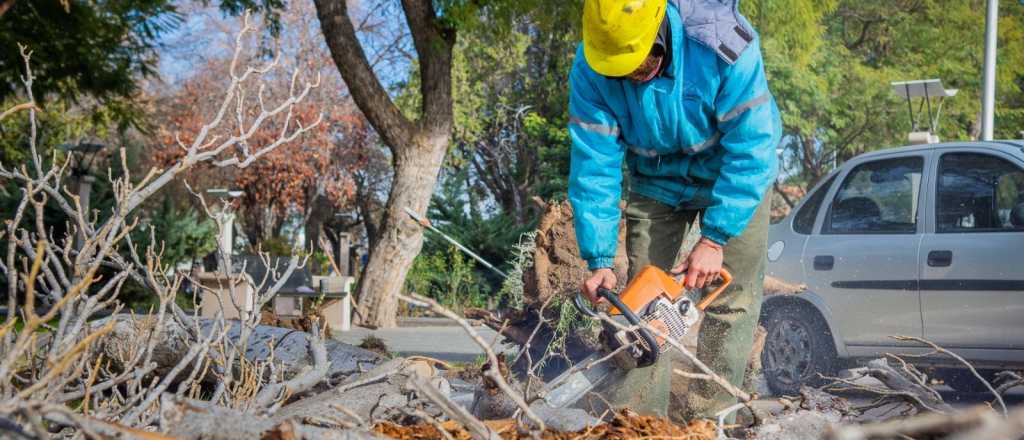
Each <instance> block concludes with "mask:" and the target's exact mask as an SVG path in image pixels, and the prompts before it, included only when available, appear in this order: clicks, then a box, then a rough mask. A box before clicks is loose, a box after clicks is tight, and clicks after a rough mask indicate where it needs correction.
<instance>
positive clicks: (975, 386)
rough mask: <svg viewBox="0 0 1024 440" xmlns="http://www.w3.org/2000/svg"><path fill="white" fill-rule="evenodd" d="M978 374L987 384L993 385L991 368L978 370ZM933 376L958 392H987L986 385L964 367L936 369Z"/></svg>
mask: <svg viewBox="0 0 1024 440" xmlns="http://www.w3.org/2000/svg"><path fill="white" fill-rule="evenodd" d="M978 374H980V375H981V377H983V378H985V380H987V381H988V383H989V384H992V386H993V387H994V386H995V380H996V371H992V370H978ZM935 376H936V377H938V378H939V379H942V381H943V382H944V383H945V384H946V385H947V386H949V387H950V388H952V389H953V390H954V391H956V392H959V393H974V394H977V393H989V392H991V391H989V389H988V387H986V386H985V384H983V383H981V381H980V380H978V378H977V377H975V376H974V374H973V373H971V371H970V370H968V369H966V368H949V369H942V370H938V371H936V373H935Z"/></svg>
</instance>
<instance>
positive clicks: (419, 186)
mask: <svg viewBox="0 0 1024 440" xmlns="http://www.w3.org/2000/svg"><path fill="white" fill-rule="evenodd" d="M432 143H433V144H435V145H437V144H440V146H439V147H438V146H430V145H429V144H428V145H426V146H423V147H421V148H422V149H416V150H412V149H410V150H409V151H403V154H401V155H399V156H398V157H396V158H395V179H394V181H393V182H392V184H391V194H390V196H389V198H388V203H387V207H386V208H385V209H386V211H385V213H384V218H383V221H382V222H381V227H380V230H379V231H378V236H377V242H376V243H375V245H374V247H373V249H372V250H371V251H370V259H369V261H368V262H367V264H366V269H365V271H364V272H363V278H362V282H361V283H360V286H359V287H360V288H359V305H358V308H359V314H360V317H361V319H360V322H361V323H363V324H371V325H374V326H377V327H385V328H386V327H394V326H395V325H396V324H397V322H396V313H397V311H398V299H397V298H396V297H395V294H397V293H399V292H401V290H402V287H403V285H404V284H405V276H406V275H407V274H408V272H409V268H410V267H411V266H412V262H413V259H415V258H416V254H418V253H419V251H420V249H421V248H422V246H423V230H422V229H421V227H420V225H419V224H417V223H416V222H414V221H412V219H410V218H409V215H408V214H406V213H405V211H404V208H406V207H408V208H410V209H412V210H413V211H416V212H419V213H424V212H426V211H427V205H428V204H429V203H430V195H431V194H432V193H433V191H434V185H435V184H436V183H437V173H438V171H439V170H440V169H441V162H442V161H443V160H444V154H445V151H446V147H447V138H444V139H435V140H434V141H433V142H432Z"/></svg>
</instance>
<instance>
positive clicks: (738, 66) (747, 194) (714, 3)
mask: <svg viewBox="0 0 1024 440" xmlns="http://www.w3.org/2000/svg"><path fill="white" fill-rule="evenodd" d="M677 3H678V6H677ZM680 9H681V10H683V11H687V12H684V13H683V14H680V13H679V10H680ZM665 16H666V17H667V19H668V20H670V25H671V27H670V29H671V36H670V37H671V42H672V43H671V48H670V50H671V51H672V53H673V56H672V60H671V64H670V65H669V66H668V67H667V68H666V70H665V72H663V74H662V75H660V76H658V77H656V78H655V79H653V80H651V81H649V82H646V83H642V84H636V83H634V82H632V81H630V80H627V79H614V78H607V77H604V76H602V75H600V74H598V73H596V72H594V71H593V70H591V69H590V67H589V66H588V65H587V62H586V60H585V58H584V56H583V49H582V45H581V46H580V48H579V49H578V50H577V52H576V60H575V63H574V64H573V67H572V72H571V73H570V78H569V88H570V97H569V134H570V136H571V138H572V158H571V171H570V174H569V200H570V202H571V203H572V205H573V211H574V213H575V215H574V216H575V226H576V239H577V242H578V244H579V247H580V252H581V255H582V257H583V258H584V259H585V260H586V261H587V263H588V265H589V266H590V268H591V269H595V268H600V267H611V265H612V260H613V259H614V257H615V250H616V244H617V243H616V241H617V237H618V229H619V216H620V211H619V201H620V200H621V198H622V181H623V173H622V168H623V167H622V163H623V160H625V161H626V164H627V167H628V169H629V171H630V190H631V191H633V192H635V193H637V194H640V195H643V196H646V197H650V198H652V199H655V200H658V201H661V202H663V203H666V204H669V205H672V206H679V207H681V208H686V209H703V208H706V209H705V211H704V215H703V216H702V220H701V231H702V234H703V235H704V236H705V237H707V238H709V239H711V240H713V241H715V242H718V243H721V244H725V243H726V242H727V241H728V240H729V239H730V238H731V237H734V236H736V235H739V234H740V233H741V232H742V231H743V230H744V229H745V228H746V225H747V222H749V220H750V218H751V216H753V214H754V211H755V209H756V208H757V206H758V205H759V204H760V202H761V199H762V197H764V195H765V193H766V191H767V189H768V186H769V185H770V184H771V182H772V181H773V180H774V179H775V175H776V172H777V170H776V169H777V164H776V162H777V159H776V154H775V147H776V145H778V143H779V140H780V137H781V132H782V128H781V126H782V124H781V120H780V118H779V111H778V108H777V107H776V105H775V100H774V98H773V97H772V95H771V93H770V92H769V90H768V83H767V81H766V79H765V75H764V66H763V64H762V59H761V50H760V46H759V40H758V37H757V35H756V33H755V32H754V31H753V29H752V28H751V27H750V25H749V23H747V21H746V19H744V18H743V17H741V16H740V15H739V14H738V13H737V12H736V5H735V2H730V1H726V2H724V3H723V2H720V1H719V0H673V1H672V2H670V3H669V11H668V13H667V14H665Z"/></svg>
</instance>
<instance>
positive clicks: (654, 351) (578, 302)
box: [573, 287, 661, 367]
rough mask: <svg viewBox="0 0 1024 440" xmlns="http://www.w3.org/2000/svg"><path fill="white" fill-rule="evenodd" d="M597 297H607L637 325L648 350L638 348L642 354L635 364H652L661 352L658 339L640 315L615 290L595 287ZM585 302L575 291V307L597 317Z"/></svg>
mask: <svg viewBox="0 0 1024 440" xmlns="http://www.w3.org/2000/svg"><path fill="white" fill-rule="evenodd" d="M597 297H598V298H604V299H607V300H608V302H610V303H611V304H612V305H613V306H615V308H617V309H619V310H621V311H622V316H625V317H626V321H629V323H630V324H633V325H635V326H636V327H637V331H638V332H639V333H640V337H641V338H644V342H646V343H647V346H648V347H650V349H649V350H644V348H643V347H640V350H641V351H642V352H643V354H641V355H640V358H639V359H637V360H636V366H637V367H648V366H651V365H654V363H655V362H657V361H658V356H659V355H660V354H661V353H660V351H661V350H659V349H658V340H657V339H655V338H654V335H652V334H651V332H650V331H649V330H647V328H645V327H644V326H643V324H642V321H640V317H638V316H636V313H633V310H631V309H630V308H629V307H628V306H626V304H625V303H623V302H622V299H621V298H619V295H616V294H615V292H612V291H611V290H608V289H605V288H604V287H600V288H598V289H597ZM587 303H588V301H587V299H586V298H584V297H583V293H582V292H577V293H576V297H575V298H573V305H575V306H576V309H577V310H579V311H580V313H582V314H584V315H587V316H589V317H591V318H594V319H598V318H599V316H598V314H597V312H595V311H594V309H592V308H591V307H590V306H589V305H587Z"/></svg>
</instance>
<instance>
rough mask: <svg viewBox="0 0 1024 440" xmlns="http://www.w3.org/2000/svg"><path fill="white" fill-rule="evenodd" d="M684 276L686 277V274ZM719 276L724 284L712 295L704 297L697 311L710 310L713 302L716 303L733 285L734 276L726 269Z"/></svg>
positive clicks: (713, 291)
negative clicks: (727, 288)
mask: <svg viewBox="0 0 1024 440" xmlns="http://www.w3.org/2000/svg"><path fill="white" fill-rule="evenodd" d="M683 275H685V272H684V274H683ZM718 276H719V278H721V280H722V284H719V285H718V287H716V288H715V290H712V291H711V293H709V294H707V295H704V297H703V298H701V299H700V302H698V303H697V310H700V311H702V312H703V311H704V309H706V308H708V306H709V305H711V302H712V301H714V300H715V298H718V295H721V294H722V292H725V288H726V287H729V285H730V284H732V274H731V273H729V271H728V270H726V269H725V268H724V267H723V268H722V270H721V271H720V272H718Z"/></svg>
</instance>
